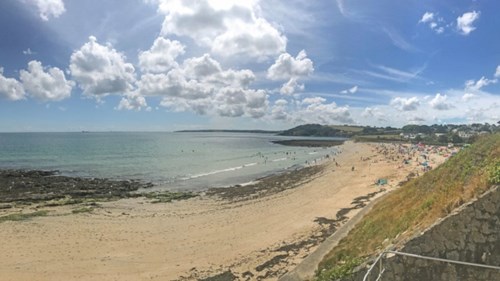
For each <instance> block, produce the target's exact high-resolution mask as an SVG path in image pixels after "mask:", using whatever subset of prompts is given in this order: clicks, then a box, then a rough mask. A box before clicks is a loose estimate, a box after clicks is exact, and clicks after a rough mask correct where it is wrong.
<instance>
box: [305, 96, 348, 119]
mask: <svg viewBox="0 0 500 281" xmlns="http://www.w3.org/2000/svg"><path fill="white" fill-rule="evenodd" d="M309 102H310V101H309ZM298 115H299V120H304V121H306V122H308V123H321V124H339V123H341V124H352V123H354V120H353V119H352V116H351V112H350V110H349V107H348V106H337V104H336V103H335V102H331V103H327V102H326V100H325V99H318V100H316V102H313V103H310V104H309V105H307V107H305V108H304V109H300V110H299V111H298Z"/></svg>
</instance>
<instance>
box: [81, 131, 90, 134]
mask: <svg viewBox="0 0 500 281" xmlns="http://www.w3.org/2000/svg"><path fill="white" fill-rule="evenodd" d="M85 133H90V132H89V131H82V134H85Z"/></svg>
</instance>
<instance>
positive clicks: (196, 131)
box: [174, 130, 282, 134]
mask: <svg viewBox="0 0 500 281" xmlns="http://www.w3.org/2000/svg"><path fill="white" fill-rule="evenodd" d="M281 132H282V131H267V130H181V131H175V132H174V133H251V134H279V133H281Z"/></svg>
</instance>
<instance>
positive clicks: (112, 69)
mask: <svg viewBox="0 0 500 281" xmlns="http://www.w3.org/2000/svg"><path fill="white" fill-rule="evenodd" d="M125 61H126V58H125V56H124V55H123V54H122V53H119V52H117V51H116V50H115V49H113V48H112V47H111V46H110V45H106V46H103V45H100V44H99V43H97V39H96V38H95V37H94V36H90V37H89V42H87V43H85V44H84V45H83V46H82V47H81V48H80V49H79V50H77V51H75V52H73V54H72V55H71V62H70V65H69V69H70V71H71V76H72V77H73V79H74V80H76V81H77V82H78V85H79V86H80V88H81V89H82V90H83V93H84V94H85V95H87V96H91V97H95V98H97V99H99V98H100V97H101V96H105V95H108V94H116V93H127V92H129V91H131V90H132V89H133V84H134V82H135V69H134V67H133V66H132V64H130V63H127V62H125Z"/></svg>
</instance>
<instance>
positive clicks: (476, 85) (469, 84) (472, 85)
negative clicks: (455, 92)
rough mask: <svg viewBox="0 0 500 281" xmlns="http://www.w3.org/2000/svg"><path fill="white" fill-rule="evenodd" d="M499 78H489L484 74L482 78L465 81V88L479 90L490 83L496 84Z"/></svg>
mask: <svg viewBox="0 0 500 281" xmlns="http://www.w3.org/2000/svg"><path fill="white" fill-rule="evenodd" d="M497 82H498V80H497V79H491V80H490V79H487V78H485V77H484V76H483V77H481V79H479V80H477V81H474V80H467V81H466V82H465V90H466V91H479V90H481V88H483V87H485V86H488V85H490V84H495V83H497Z"/></svg>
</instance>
